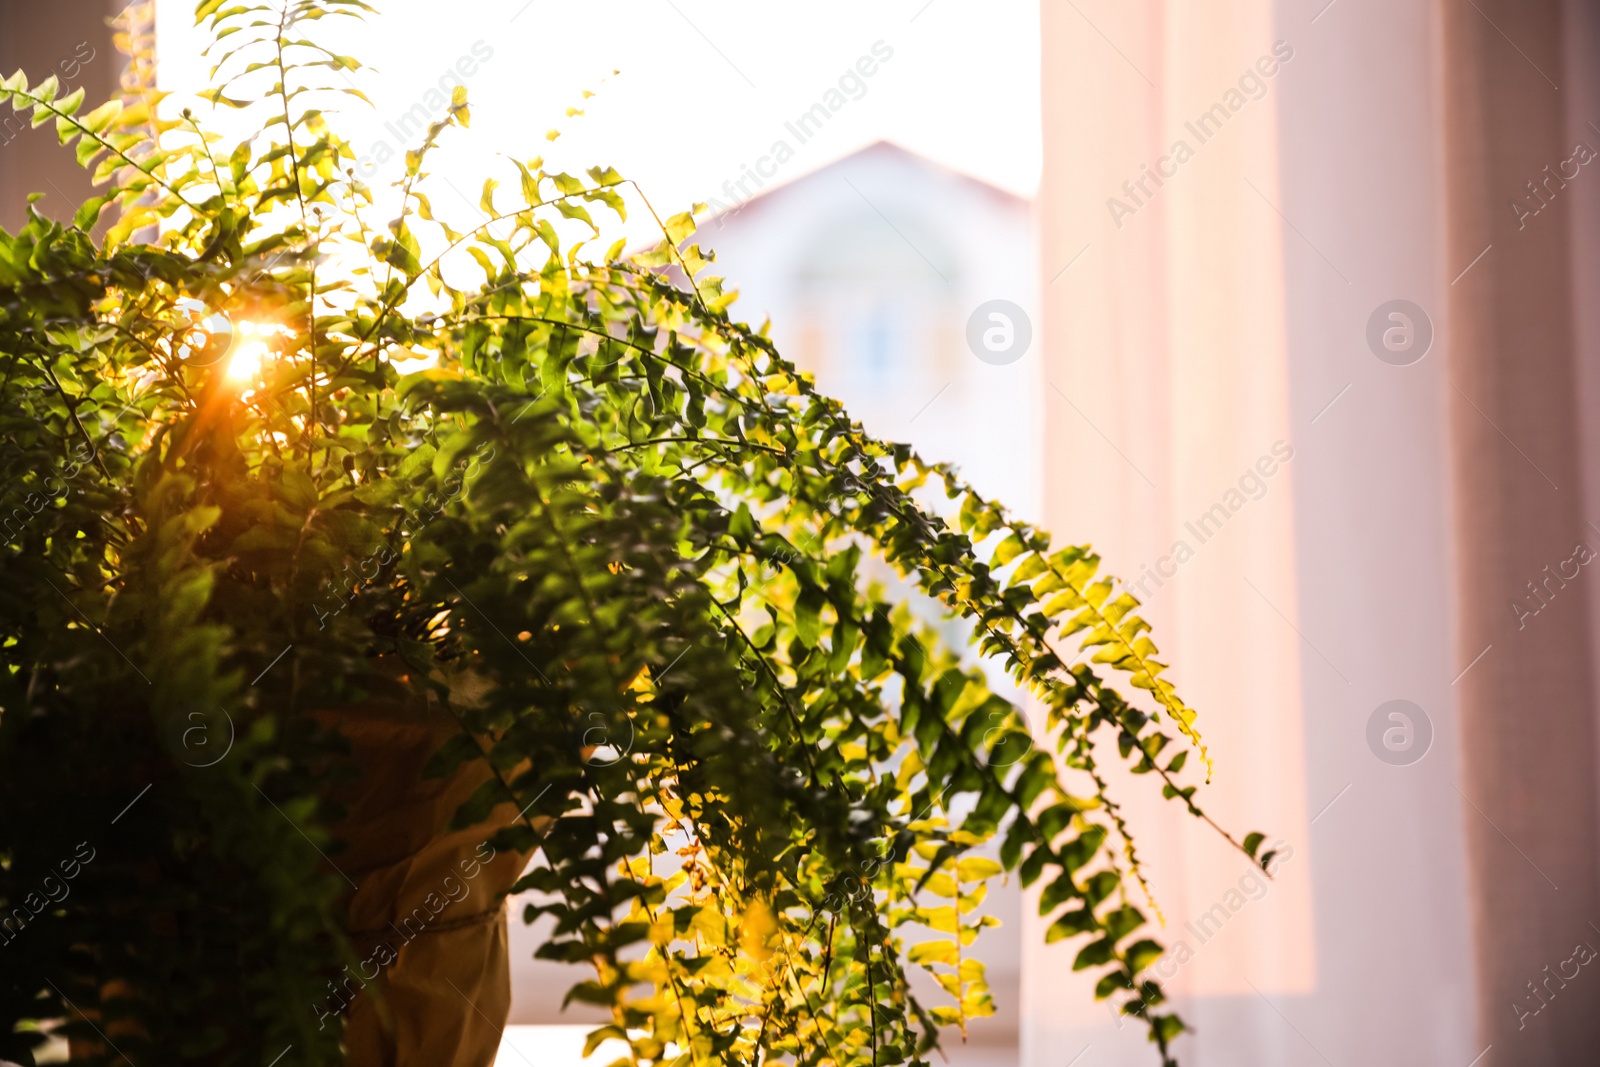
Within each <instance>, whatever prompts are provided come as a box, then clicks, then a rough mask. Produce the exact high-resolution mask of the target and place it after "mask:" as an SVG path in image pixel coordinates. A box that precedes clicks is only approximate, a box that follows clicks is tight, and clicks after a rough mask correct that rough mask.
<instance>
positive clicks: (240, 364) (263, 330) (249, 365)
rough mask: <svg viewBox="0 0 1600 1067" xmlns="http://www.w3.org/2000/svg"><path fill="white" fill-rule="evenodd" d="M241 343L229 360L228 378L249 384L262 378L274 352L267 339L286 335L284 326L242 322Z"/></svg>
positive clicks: (239, 327)
mask: <svg viewBox="0 0 1600 1067" xmlns="http://www.w3.org/2000/svg"><path fill="white" fill-rule="evenodd" d="M238 331H239V335H240V336H239V343H238V347H237V348H235V349H234V350H233V354H232V355H231V356H230V357H229V358H228V369H227V372H226V373H227V378H228V380H229V381H231V382H239V383H249V382H254V381H255V380H256V379H257V378H259V377H261V371H262V369H263V368H264V367H265V365H266V363H267V361H268V360H270V359H271V358H272V350H271V348H270V347H268V345H267V337H268V336H269V335H271V334H276V333H286V332H288V331H286V330H285V329H284V328H283V327H282V326H276V325H271V324H268V325H258V324H257V323H253V322H241V323H239V325H238Z"/></svg>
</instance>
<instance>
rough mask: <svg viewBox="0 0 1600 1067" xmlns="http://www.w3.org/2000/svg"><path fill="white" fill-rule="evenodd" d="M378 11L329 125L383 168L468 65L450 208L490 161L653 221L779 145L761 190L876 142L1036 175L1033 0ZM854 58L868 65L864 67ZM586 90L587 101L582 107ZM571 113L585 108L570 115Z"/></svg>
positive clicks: (628, 1) (357, 41)
mask: <svg viewBox="0 0 1600 1067" xmlns="http://www.w3.org/2000/svg"><path fill="white" fill-rule="evenodd" d="M379 4H380V6H381V9H382V10H383V12H384V13H383V14H382V15H381V16H377V17H374V18H372V19H370V21H369V22H368V23H367V24H366V25H365V26H364V27H363V28H362V29H361V31H360V32H359V34H355V35H352V34H351V33H350V32H349V31H348V30H341V31H339V36H340V38H341V39H339V40H335V41H330V42H328V43H329V44H330V46H333V47H336V48H338V49H340V50H343V51H346V52H350V53H352V54H356V55H357V57H358V58H360V59H362V60H363V61H364V62H367V63H370V64H371V65H373V66H375V67H376V68H378V69H377V73H376V75H372V76H368V77H366V78H364V79H363V78H359V77H358V79H357V81H356V83H355V84H357V85H358V86H359V87H360V88H361V89H363V91H365V92H366V93H367V95H368V96H369V97H371V98H372V100H373V102H374V104H375V105H376V108H375V110H369V109H367V108H366V107H364V106H362V105H360V104H359V102H357V101H354V100H352V101H351V102H350V108H349V110H348V112H347V114H346V115H345V116H343V118H342V119H341V120H340V126H341V128H342V129H344V130H345V131H346V135H347V136H348V137H349V138H350V140H351V141H352V142H353V143H354V144H355V145H356V147H357V148H358V150H362V151H364V152H365V154H367V155H368V156H369V158H374V159H375V158H376V157H377V156H378V155H379V154H380V152H381V149H380V147H379V146H380V142H387V143H388V145H389V146H390V149H391V150H392V151H393V152H394V155H395V156H396V157H397V158H396V160H395V161H393V162H391V163H390V164H389V166H388V171H389V172H390V173H392V172H393V169H394V168H395V167H396V166H398V156H399V155H400V152H401V150H402V140H401V138H397V137H396V136H394V135H393V133H391V132H390V131H389V130H388V129H387V127H388V126H393V125H396V124H398V123H399V121H400V120H401V118H402V116H403V115H404V114H405V113H406V112H407V111H408V110H409V109H411V108H413V107H414V106H415V105H418V104H422V105H423V106H424V107H425V108H426V106H427V95H428V92H429V90H430V89H431V88H433V87H434V86H435V85H437V84H438V82H439V81H440V79H441V77H442V76H443V75H444V74H445V72H446V71H447V70H449V69H451V68H458V69H461V70H468V71H471V73H470V74H467V75H465V76H464V77H463V78H462V80H463V81H464V82H465V84H466V86H467V90H468V93H469V99H470V101H471V104H472V129H471V130H470V131H468V132H467V134H465V135H464V136H463V135H461V134H455V135H453V136H452V137H451V139H450V141H449V142H448V151H447V152H443V153H441V154H440V156H439V157H437V159H435V157H430V159H435V163H434V165H433V166H432V167H431V168H430V169H431V170H433V171H434V172H435V173H436V174H437V175H439V176H440V177H442V178H444V179H446V180H448V181H449V182H450V183H451V184H452V185H455V186H457V187H458V188H459V190H460V192H461V194H462V196H464V197H465V198H466V199H467V200H469V201H470V202H471V206H470V207H469V205H468V204H465V203H458V204H457V205H456V206H457V208H459V209H460V211H461V212H469V211H475V207H476V204H477V200H478V196H479V192H480V190H481V187H482V179H483V176H484V175H485V173H486V172H487V171H488V170H489V169H497V168H494V167H493V165H494V162H495V161H494V156H495V154H496V153H505V154H508V155H513V156H516V157H518V158H524V159H526V158H529V157H532V156H535V155H542V156H543V157H544V158H545V160H546V164H547V166H548V167H549V168H550V169H553V170H554V169H562V170H570V171H572V172H574V173H577V172H579V171H580V170H582V169H586V168H587V167H589V166H592V165H594V164H602V165H609V166H614V167H616V168H617V170H619V171H621V172H622V174H623V175H624V176H625V177H628V178H632V179H634V180H635V181H637V182H638V183H639V184H640V185H641V186H642V187H643V189H644V190H645V192H646V193H647V194H648V195H649V196H650V198H651V200H652V201H653V202H654V203H655V205H656V206H657V208H658V210H661V211H662V213H663V215H665V214H670V213H672V212H676V211H680V210H684V209H686V208H687V207H688V206H689V204H690V202H691V201H695V200H699V201H706V200H708V199H709V198H711V197H718V198H721V199H723V200H727V199H728V198H729V197H728V193H727V192H726V191H725V190H724V183H726V182H730V181H732V182H737V180H738V179H739V178H740V177H741V175H742V174H744V173H745V167H747V166H755V165H756V164H757V163H758V162H761V160H762V157H763V156H768V155H769V154H770V152H771V150H772V147H773V145H774V142H776V141H779V140H783V141H786V142H787V143H788V145H789V146H790V147H791V148H792V150H793V156H792V158H786V159H785V160H784V162H783V163H782V165H781V166H779V165H778V164H777V161H776V160H775V159H773V160H769V161H767V162H765V163H764V164H763V166H764V167H765V168H766V170H767V171H768V173H769V174H770V175H771V179H770V181H769V184H771V183H772V182H779V181H782V180H785V179H788V178H793V177H796V176H798V175H800V174H804V173H806V172H807V171H810V170H814V169H815V168H817V167H819V166H822V165H824V164H826V163H828V162H829V161H831V160H833V159H836V158H838V157H840V156H842V155H846V154H848V153H849V152H851V151H854V150H855V149H857V148H859V147H861V146H863V145H867V144H870V143H872V142H874V141H876V140H879V139H888V140H893V141H896V142H898V143H900V144H902V145H904V146H905V147H907V148H910V149H912V150H913V151H916V152H920V153H922V154H923V155H926V156H929V157H931V158H933V159H935V160H937V161H939V162H941V163H944V164H946V165H948V166H951V167H954V168H956V169H958V170H961V171H965V172H967V173H969V174H973V175H975V176H977V177H981V178H984V179H986V180H988V181H991V182H994V183H995V184H997V185H1000V186H1002V187H1004V188H1006V189H1009V190H1011V191H1013V192H1017V193H1020V194H1022V195H1025V196H1031V195H1032V194H1033V192H1034V191H1035V189H1036V188H1037V185H1038V180H1039V167H1040V135H1039V101H1038V97H1039V36H1038V3H1037V0H875V2H870V3H864V2H862V0H808V2H806V3H804V4H800V3H795V4H785V5H782V6H779V5H776V4H770V3H763V4H752V3H749V2H748V0H743V2H741V0H617V2H612V3H607V4H604V5H596V4H591V3H584V2H582V0H578V2H573V0H532V2H529V0H388V2H382V0H379ZM193 10H194V4H193V0H160V2H158V36H157V41H158V49H159V55H160V80H161V84H162V86H163V88H166V89H170V90H174V91H176V92H178V93H180V94H183V93H188V92H192V91H194V90H195V89H197V88H200V87H203V86H204V85H205V84H206V75H207V71H208V70H209V67H210V63H209V61H207V60H204V59H202V58H201V57H200V55H199V51H200V48H201V47H203V46H204V43H205V40H204V38H203V37H202V36H200V35H199V33H198V31H196V30H195V29H194V28H193V25H192V22H193V18H192V12H193ZM341 21H343V20H337V19H334V20H327V21H325V22H323V23H320V24H314V25H315V26H317V27H319V28H320V27H326V28H328V29H332V28H333V26H334V25H335V24H337V23H339V22H341ZM874 46H876V48H877V51H876V55H875V54H874ZM475 50H476V51H475ZM886 53H887V54H888V58H887V59H884V58H882V57H883V56H884V55H885V54H886ZM862 57H869V61H868V62H866V63H865V64H863V65H862V67H861V69H863V70H870V71H871V74H870V75H863V74H861V72H860V70H858V69H857V64H858V63H860V62H861V60H862ZM613 70H620V71H621V73H620V74H617V75H615V76H613V75H612V74H611V72H612V71H613ZM841 78H842V79H843V84H842V85H841ZM446 84H447V85H448V82H447V83H446ZM585 89H587V90H590V91H592V92H595V93H596V94H597V95H596V96H595V97H594V98H593V99H590V100H588V101H587V102H585V101H583V100H582V99H581V94H582V91H583V90H585ZM830 91H834V92H836V93H837V94H838V95H835V96H831V97H830V96H829V93H830ZM435 99H437V97H436V98H435ZM841 99H843V100H844V103H843V105H842V106H837V105H838V103H839V101H840V100H841ZM830 102H831V103H832V104H834V105H836V107H837V110H834V111H832V112H831V117H830V118H829V119H828V121H827V123H826V125H825V128H824V129H823V130H822V132H820V133H818V134H816V135H815V136H813V137H809V138H807V139H806V140H805V142H804V143H803V144H802V143H801V142H800V139H799V138H797V137H796V136H795V135H794V133H793V132H792V131H789V130H787V129H786V127H785V123H786V122H794V121H795V120H796V119H797V118H798V117H799V116H800V115H801V114H802V113H804V112H806V111H807V110H808V109H809V108H811V107H812V106H813V105H815V104H818V103H823V104H825V105H826V104H828V103H830ZM570 106H582V107H584V109H585V112H586V113H585V115H584V116H582V117H578V118H568V117H566V115H565V111H566V109H567V108H568V107H570ZM431 117H434V116H432V115H430V118H431ZM552 127H557V128H559V129H561V130H562V131H563V135H562V137H561V138H560V139H559V140H558V141H556V142H555V143H551V142H549V141H547V140H546V139H545V132H546V131H547V130H549V129H550V128H552ZM417 139H418V138H416V137H415V136H411V137H407V138H405V140H404V142H403V144H405V145H409V144H411V143H412V142H413V141H415V140H417ZM774 172H775V173H774ZM368 180H369V182H371V183H372V184H374V185H377V184H379V180H380V179H379V178H378V177H377V176H376V175H373V176H369V177H368ZM746 182H747V184H746V186H745V190H746V191H747V192H748V191H754V189H755V186H754V184H752V183H750V180H749V179H748V178H747V179H746ZM741 198H742V194H741ZM434 201H435V204H436V205H437V206H438V208H439V209H440V210H444V209H445V205H444V204H442V203H441V202H440V200H439V197H438V196H437V195H435V198H434ZM452 214H456V213H454V212H452ZM460 217H461V216H460V215H459V214H457V218H460ZM632 228H633V227H631V226H630V229H632Z"/></svg>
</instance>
